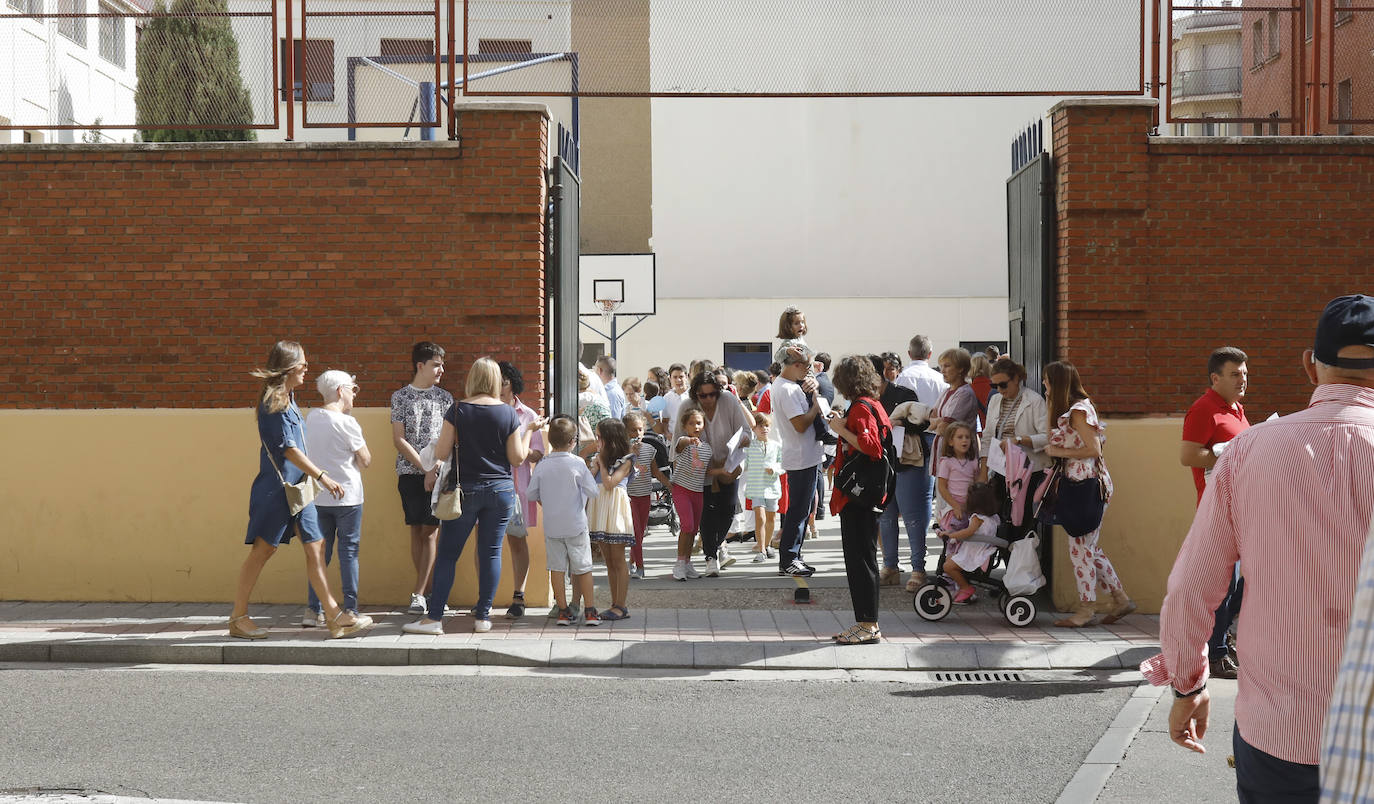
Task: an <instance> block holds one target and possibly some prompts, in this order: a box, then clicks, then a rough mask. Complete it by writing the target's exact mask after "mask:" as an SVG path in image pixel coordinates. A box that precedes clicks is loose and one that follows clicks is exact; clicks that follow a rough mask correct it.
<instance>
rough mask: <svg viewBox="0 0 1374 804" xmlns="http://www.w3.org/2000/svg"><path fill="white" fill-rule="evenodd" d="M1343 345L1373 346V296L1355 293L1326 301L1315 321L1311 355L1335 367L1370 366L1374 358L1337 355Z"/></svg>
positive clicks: (1363, 367)
mask: <svg viewBox="0 0 1374 804" xmlns="http://www.w3.org/2000/svg"><path fill="white" fill-rule="evenodd" d="M1346 346H1368V347H1370V348H1371V349H1374V297H1370V296H1365V295H1364V294H1356V295H1353V296H1341V297H1340V298H1337V299H1332V300H1331V301H1329V302H1327V304H1326V309H1325V310H1323V311H1322V317H1321V320H1320V321H1318V322H1317V340H1316V342H1315V343H1314V344H1313V346H1312V351H1313V352H1314V353H1315V357H1316V358H1317V359H1318V360H1320V361H1321V362H1323V363H1325V364H1326V365H1328V366H1335V367H1337V368H1348V369H1370V368H1374V358H1355V357H1338V356H1337V355H1338V353H1339V352H1340V351H1341V349H1343V348H1344V347H1346Z"/></svg>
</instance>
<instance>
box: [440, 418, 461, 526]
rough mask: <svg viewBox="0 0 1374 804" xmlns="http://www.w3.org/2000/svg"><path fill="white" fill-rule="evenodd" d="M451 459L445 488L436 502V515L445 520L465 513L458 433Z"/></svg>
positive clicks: (455, 437) (454, 440) (455, 436)
mask: <svg viewBox="0 0 1374 804" xmlns="http://www.w3.org/2000/svg"><path fill="white" fill-rule="evenodd" d="M450 460H451V463H449V467H448V475H447V476H445V477H444V485H443V488H441V489H440V490H439V499H438V500H437V501H435V503H434V517H435V519H438V520H440V521H443V522H448V521H449V520H453V519H457V518H458V517H460V516H462V515H463V489H462V487H461V486H459V485H458V438H457V434H456V433H455V435H454V439H453V454H452V455H451V456H450Z"/></svg>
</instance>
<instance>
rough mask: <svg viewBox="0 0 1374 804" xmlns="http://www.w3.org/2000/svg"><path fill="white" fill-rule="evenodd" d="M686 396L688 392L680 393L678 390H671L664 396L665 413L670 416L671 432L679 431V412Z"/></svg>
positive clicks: (669, 430)
mask: <svg viewBox="0 0 1374 804" xmlns="http://www.w3.org/2000/svg"><path fill="white" fill-rule="evenodd" d="M685 398H687V395H686V394H679V393H678V392H677V391H669V392H668V393H667V394H664V396H663V399H664V402H663V415H665V416H667V417H668V432H669V434H674V435H675V434H676V433H677V412H678V411H679V410H681V409H682V400H683V399H685Z"/></svg>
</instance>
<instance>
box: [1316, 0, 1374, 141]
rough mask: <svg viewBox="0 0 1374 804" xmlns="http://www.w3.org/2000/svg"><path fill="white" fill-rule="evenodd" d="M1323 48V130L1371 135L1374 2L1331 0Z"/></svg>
mask: <svg viewBox="0 0 1374 804" xmlns="http://www.w3.org/2000/svg"><path fill="white" fill-rule="evenodd" d="M1327 30H1328V31H1330V34H1329V36H1328V38H1327V41H1326V42H1325V43H1324V46H1323V49H1324V50H1325V51H1326V55H1327V61H1326V75H1327V76H1328V80H1327V87H1328V91H1327V95H1326V110H1325V111H1326V117H1327V121H1328V123H1329V126H1328V127H1329V128H1330V129H1333V130H1330V131H1327V132H1326V133H1331V134H1337V135H1349V134H1360V135H1366V136H1368V135H1374V57H1372V56H1371V53H1374V2H1369V0H1365V1H1364V2H1359V0H1335V2H1334V3H1332V5H1331V8H1330V17H1329V19H1328V25H1327Z"/></svg>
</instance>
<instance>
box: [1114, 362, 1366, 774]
mask: <svg viewBox="0 0 1374 804" xmlns="http://www.w3.org/2000/svg"><path fill="white" fill-rule="evenodd" d="M1372 512H1374V389H1370V388H1364V387H1360V386H1355V385H1334V384H1333V385H1322V386H1318V388H1317V390H1316V391H1315V392H1314V393H1313V394H1312V400H1311V402H1310V403H1309V405H1308V408H1307V410H1304V411H1302V412H1300V413H1295V414H1292V415H1291V416H1285V417H1283V418H1281V419H1279V420H1277V421H1273V422H1266V423H1263V424H1258V425H1256V426H1254V427H1251V428H1250V429H1249V430H1247V431H1245V432H1244V433H1241V434H1240V435H1239V436H1237V437H1236V439H1235V440H1234V441H1232V442H1231V446H1230V447H1229V448H1228V449H1227V450H1226V452H1225V453H1224V454H1223V455H1222V457H1221V459H1220V460H1219V461H1217V465H1216V468H1215V469H1214V470H1213V472H1212V478H1211V481H1210V482H1209V483H1208V484H1207V489H1206V491H1205V492H1204V493H1203V496H1202V503H1201V504H1200V505H1199V507H1198V510H1197V515H1196V517H1195V518H1194V519H1193V526H1192V528H1191V529H1190V530H1189V531H1188V537H1187V539H1185V540H1184V542H1183V547H1182V549H1180V550H1179V553H1178V558H1177V559H1176V560H1175V561H1174V568H1173V571H1172V572H1170V574H1169V590H1168V594H1167V595H1166V596H1165V598H1164V607H1163V609H1162V611H1161V612H1160V622H1159V626H1160V629H1159V639H1160V648H1161V649H1162V650H1163V653H1162V654H1161V655H1160V656H1155V657H1153V658H1151V659H1149V660H1147V661H1145V662H1144V663H1143V664H1141V666H1140V669H1141V671H1142V672H1143V673H1144V674H1145V677H1146V679H1147V680H1149V681H1150V682H1151V683H1152V684H1157V685H1163V684H1168V683H1172V684H1173V686H1174V688H1175V689H1177V690H1180V691H1182V692H1188V691H1190V690H1194V689H1196V688H1197V687H1198V686H1200V685H1201V684H1202V683H1203V681H1205V680H1206V678H1207V638H1208V636H1209V635H1210V634H1211V631H1212V625H1213V615H1212V613H1213V611H1214V610H1215V609H1216V607H1217V605H1218V604H1219V603H1220V602H1221V599H1222V597H1224V596H1225V594H1226V586H1227V582H1228V580H1229V579H1230V576H1231V566H1232V564H1234V563H1235V562H1236V561H1237V560H1239V561H1240V570H1241V574H1242V575H1244V576H1245V600H1244V603H1243V604H1242V606H1241V611H1240V619H1239V624H1238V630H1237V637H1238V638H1237V646H1236V647H1237V651H1238V653H1239V659H1240V682H1239V692H1238V694H1237V696H1236V723H1237V725H1238V727H1239V729H1240V733H1241V736H1242V737H1244V738H1245V741H1246V742H1248V743H1249V744H1250V745H1252V746H1254V747H1255V748H1258V749H1259V750H1261V751H1264V752H1265V753H1267V754H1271V755H1273V756H1276V757H1278V758H1279V759H1285V760H1288V761H1289V762H1299V763H1303V764H1306V765H1315V764H1317V761H1318V758H1319V756H1320V749H1321V728H1322V719H1323V718H1324V717H1325V716H1326V710H1327V705H1328V703H1329V702H1330V700H1331V688H1332V685H1333V683H1334V682H1335V679H1336V670H1337V668H1338V667H1339V665H1340V660H1341V650H1342V647H1343V646H1344V644H1345V632H1346V619H1347V618H1348V616H1349V614H1350V600H1351V596H1352V595H1353V593H1354V589H1355V579H1356V575H1357V574H1358V570H1359V566H1360V558H1361V555H1362V554H1363V552H1364V543H1365V537H1366V535H1367V534H1368V533H1369V524H1370V516H1371V513H1372Z"/></svg>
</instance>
